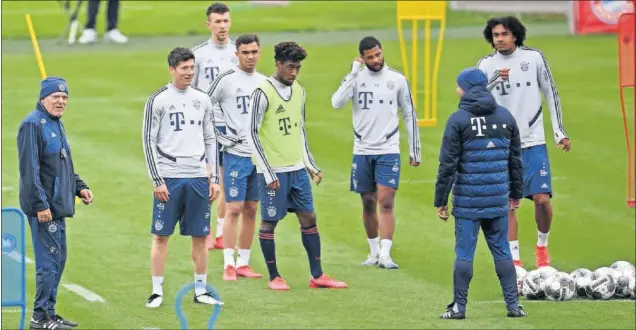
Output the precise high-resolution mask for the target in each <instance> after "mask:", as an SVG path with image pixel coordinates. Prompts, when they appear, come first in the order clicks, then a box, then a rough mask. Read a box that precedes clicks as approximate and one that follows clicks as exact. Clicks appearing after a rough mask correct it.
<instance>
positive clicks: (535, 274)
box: [521, 269, 545, 300]
mask: <svg viewBox="0 0 636 330" xmlns="http://www.w3.org/2000/svg"><path fill="white" fill-rule="evenodd" d="M541 282H543V281H542V280H541V274H540V273H539V270H537V269H535V270H531V271H529V272H528V273H527V274H526V276H524V277H523V280H522V281H521V294H522V295H523V296H524V297H526V298H527V299H530V300H535V299H541V298H543V297H545V293H544V292H543V290H542V289H541Z"/></svg>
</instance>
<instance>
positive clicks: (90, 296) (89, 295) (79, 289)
mask: <svg viewBox="0 0 636 330" xmlns="http://www.w3.org/2000/svg"><path fill="white" fill-rule="evenodd" d="M62 286H63V287H65V288H66V289H68V290H69V291H72V292H75V293H77V294H78V295H79V296H81V297H82V298H84V299H86V300H88V301H90V302H106V300H104V298H102V296H100V295H98V294H97V293H95V292H93V291H91V290H88V289H86V288H85V287H83V286H81V285H77V284H73V283H62Z"/></svg>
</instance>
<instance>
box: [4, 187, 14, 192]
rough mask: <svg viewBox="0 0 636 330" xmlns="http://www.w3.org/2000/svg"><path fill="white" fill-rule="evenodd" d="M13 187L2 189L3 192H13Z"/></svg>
mask: <svg viewBox="0 0 636 330" xmlns="http://www.w3.org/2000/svg"><path fill="white" fill-rule="evenodd" d="M11 190H13V187H2V191H11Z"/></svg>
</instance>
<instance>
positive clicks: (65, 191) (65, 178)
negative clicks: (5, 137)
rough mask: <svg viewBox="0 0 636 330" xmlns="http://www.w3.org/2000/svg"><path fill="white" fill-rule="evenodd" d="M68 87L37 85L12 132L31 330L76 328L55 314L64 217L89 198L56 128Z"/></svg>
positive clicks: (54, 80) (51, 82)
mask: <svg viewBox="0 0 636 330" xmlns="http://www.w3.org/2000/svg"><path fill="white" fill-rule="evenodd" d="M67 104H68V85H67V84H66V80H64V79H62V78H59V77H47V78H46V79H44V80H42V82H41V86H40V96H39V99H38V102H37V103H36V105H35V110H33V111H31V113H29V114H28V115H27V116H26V118H24V120H23V121H22V123H21V124H20V127H19V128H18V139H17V140H18V161H19V167H20V208H21V209H22V212H24V214H25V215H26V216H27V219H28V222H29V227H31V239H32V241H33V251H34V254H35V280H36V281H35V299H34V301H33V316H32V318H31V324H30V327H31V329H69V328H70V327H76V326H77V323H75V322H73V321H69V320H66V319H64V318H62V317H61V316H59V315H58V314H56V311H55V305H56V303H57V290H58V288H59V286H60V281H61V279H62V273H64V268H65V266H66V257H67V255H68V254H67V246H66V218H72V217H73V215H74V214H75V197H76V196H77V197H80V198H81V199H82V201H83V202H84V204H90V203H92V201H93V193H92V192H91V191H90V190H89V189H88V186H87V185H86V183H84V181H83V180H82V179H81V178H80V176H79V175H78V174H77V173H75V169H74V165H73V159H72V157H71V147H70V145H69V142H68V139H67V137H66V130H65V129H64V125H63V124H62V115H63V114H64V112H65V111H66V106H67Z"/></svg>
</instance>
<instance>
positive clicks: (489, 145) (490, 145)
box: [486, 141, 495, 149]
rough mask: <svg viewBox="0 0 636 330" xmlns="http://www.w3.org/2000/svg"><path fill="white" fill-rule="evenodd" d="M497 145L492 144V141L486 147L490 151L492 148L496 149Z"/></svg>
mask: <svg viewBox="0 0 636 330" xmlns="http://www.w3.org/2000/svg"><path fill="white" fill-rule="evenodd" d="M494 147H495V144H494V143H492V141H490V142H488V145H487V146H486V148H488V149H490V148H494Z"/></svg>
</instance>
